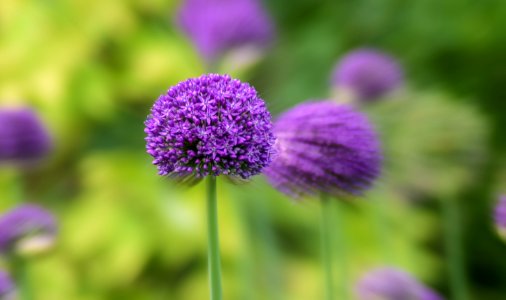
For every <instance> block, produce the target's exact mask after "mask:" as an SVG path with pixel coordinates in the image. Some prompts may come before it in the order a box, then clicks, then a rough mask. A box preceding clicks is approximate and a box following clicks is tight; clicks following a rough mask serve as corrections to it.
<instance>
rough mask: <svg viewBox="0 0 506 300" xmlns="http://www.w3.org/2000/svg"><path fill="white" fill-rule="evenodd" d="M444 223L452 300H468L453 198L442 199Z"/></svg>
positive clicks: (458, 219)
mask: <svg viewBox="0 0 506 300" xmlns="http://www.w3.org/2000/svg"><path fill="white" fill-rule="evenodd" d="M441 201H442V211H443V221H444V237H445V247H446V258H447V260H448V268H449V269H448V272H449V277H450V288H451V291H452V295H453V297H452V299H454V300H468V299H469V297H468V294H467V289H466V275H465V270H464V253H463V251H462V232H461V228H460V224H459V223H460V216H459V214H460V211H459V206H458V205H457V204H458V203H457V202H456V200H455V199H453V198H445V199H442V200H441Z"/></svg>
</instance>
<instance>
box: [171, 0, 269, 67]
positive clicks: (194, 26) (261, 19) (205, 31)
mask: <svg viewBox="0 0 506 300" xmlns="http://www.w3.org/2000/svg"><path fill="white" fill-rule="evenodd" d="M178 24H179V26H180V27H181V29H182V30H183V31H184V32H185V33H186V34H187V35H188V36H189V37H190V39H191V40H192V41H193V43H194V44H195V45H196V47H197V49H198V51H199V52H200V54H201V55H202V56H203V57H204V58H205V59H206V60H207V61H214V60H216V59H218V58H219V57H220V56H222V55H223V54H225V53H226V52H228V51H230V50H233V49H237V48H242V47H251V46H253V47H256V48H260V49H263V48H265V47H266V46H267V45H268V44H269V42H270V41H271V40H272V38H273V26H272V23H271V21H270V19H269V17H268V15H267V14H266V13H265V11H264V10H263V8H262V6H261V4H260V3H259V1H257V0H186V1H184V3H183V5H182V7H181V9H180V11H179V14H178Z"/></svg>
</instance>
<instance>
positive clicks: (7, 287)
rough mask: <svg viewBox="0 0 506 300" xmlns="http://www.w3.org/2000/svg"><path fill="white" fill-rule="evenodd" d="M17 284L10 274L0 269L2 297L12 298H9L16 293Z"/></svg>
mask: <svg viewBox="0 0 506 300" xmlns="http://www.w3.org/2000/svg"><path fill="white" fill-rule="evenodd" d="M14 290H15V286H14V282H12V279H11V278H10V277H9V275H8V274H7V273H5V272H3V271H0V299H12V298H8V297H10V296H12V295H13V294H14Z"/></svg>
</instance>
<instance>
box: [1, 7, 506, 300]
mask: <svg viewBox="0 0 506 300" xmlns="http://www.w3.org/2000/svg"><path fill="white" fill-rule="evenodd" d="M179 4H180V3H179V2H178V1H168V0H108V1H99V0H2V1H1V2H0V70H1V71H0V104H1V105H2V106H12V105H28V106H31V107H33V108H34V109H36V110H37V111H38V112H39V113H40V114H41V116H42V118H43V119H44V121H45V122H46V123H47V125H48V127H49V128H50V130H51V133H52V136H53V137H54V142H55V148H54V149H55V152H54V153H53V155H52V156H51V158H50V160H49V161H48V162H46V163H45V164H44V165H43V166H41V167H39V168H37V169H36V170H32V171H30V172H24V173H22V174H20V173H19V172H17V171H16V170H12V169H7V168H3V169H1V170H0V186H1V188H0V199H1V200H0V210H7V209H8V208H10V207H12V206H13V205H15V204H16V203H19V202H20V201H32V202H36V203H39V204H41V205H44V206H45V207H47V208H49V209H51V210H52V211H54V212H55V214H56V215H57V217H58V219H59V222H60V226H61V232H60V238H59V242H58V245H57V248H56V249H55V251H53V252H52V253H50V254H48V255H45V256H43V257H40V258H38V259H36V260H33V261H32V262H31V264H30V271H31V276H32V278H33V281H34V290H35V294H36V299H40V300H49V299H51V300H59V299H66V300H67V299H76V300H81V299H82V300H85V299H89V300H92V299H93V300H98V299H126V300H128V299H132V300H133V299H206V298H207V295H208V282H207V262H206V243H207V240H206V236H205V233H206V227H205V226H206V220H205V201H204V190H203V187H202V185H198V186H196V187H194V188H192V189H181V188H178V187H175V186H174V185H172V184H171V183H170V182H169V181H168V180H167V179H164V178H160V177H159V176H157V175H156V168H155V167H154V166H152V165H151V158H150V157H149V156H148V155H147V154H146V153H145V151H144V146H145V145H144V133H143V122H144V120H145V118H146V116H147V114H148V113H149V108H150V106H151V105H152V103H153V102H154V101H155V99H156V98H157V97H158V95H160V94H161V93H163V92H164V91H165V90H166V89H167V88H168V87H169V86H171V85H173V84H175V83H177V82H179V81H181V80H184V79H186V78H188V77H194V76H198V75H200V74H202V73H203V72H205V69H206V68H205V64H204V62H203V60H202V59H201V58H200V57H199V55H198V53H197V51H196V50H195V48H194V47H193V45H192V44H191V42H190V41H189V39H188V38H187V37H185V35H184V34H183V33H182V32H181V31H180V30H179V29H178V28H177V26H175V21H174V16H175V13H176V11H177V8H178V6H179ZM264 5H265V7H266V9H267V11H268V12H269V14H270V15H271V16H272V18H273V21H274V24H275V26H276V40H275V42H274V43H273V45H272V46H271V48H270V49H269V50H268V51H267V52H266V53H265V57H263V58H262V59H261V61H260V62H259V63H258V64H256V65H254V66H252V67H250V68H248V69H247V70H236V69H234V68H231V69H230V70H227V69H226V67H225V69H224V70H222V71H227V72H231V73H232V74H233V75H235V76H237V77H239V78H240V79H242V80H245V81H248V82H251V83H252V84H253V85H254V86H255V87H256V88H257V90H258V91H259V93H260V94H261V96H262V97H263V98H264V99H265V100H266V102H267V103H268V105H269V107H270V109H271V112H272V113H273V115H277V114H279V113H280V112H282V111H283V110H285V109H287V108H289V107H291V106H293V105H294V104H296V103H300V102H303V101H305V100H308V99H317V98H326V97H328V96H329V95H330V90H331V88H330V80H329V78H330V73H331V70H332V68H333V66H334V65H335V63H336V62H337V61H338V59H339V58H340V57H341V56H342V55H343V54H345V53H347V52H348V51H350V50H352V49H354V48H357V47H363V46H368V47H375V48H378V49H381V50H382V51H385V52H387V53H390V54H391V55H393V56H394V57H396V58H397V59H398V60H399V62H400V63H401V64H402V65H403V67H404V68H405V76H406V85H405V87H404V88H403V89H402V90H401V91H399V92H398V93H396V94H395V95H393V96H391V98H392V99H385V100H386V101H385V102H381V103H377V104H375V105H373V106H371V107H366V108H364V110H365V111H366V112H367V113H369V114H370V115H371V118H372V119H373V120H374V121H375V122H376V123H377V127H378V130H379V131H380V134H381V135H382V137H383V138H384V143H385V154H386V163H385V164H386V170H385V173H384V176H383V178H381V179H380V180H379V182H378V184H377V185H376V188H375V189H373V190H372V191H370V192H369V193H368V194H367V195H366V197H364V199H356V200H355V201H352V202H348V203H346V204H345V205H342V210H341V211H342V212H343V217H342V219H340V222H339V226H341V228H343V229H344V230H345V232H346V240H345V241H343V244H344V245H345V247H344V248H345V250H344V251H345V253H346V257H347V262H348V267H349V271H350V272H349V275H348V276H346V278H340V277H338V278H337V280H345V281H346V282H349V285H350V287H351V286H352V285H353V282H354V281H355V280H357V278H359V277H360V276H361V275H362V274H363V273H364V272H366V271H367V270H368V269H370V268H373V267H377V266H385V265H391V266H397V267H400V268H403V269H405V270H407V271H409V272H410V273H412V274H413V275H414V276H416V277H417V278H418V279H419V280H421V281H423V282H424V283H426V284H427V285H430V286H431V287H433V288H434V289H437V290H438V291H439V292H440V293H441V294H443V295H445V296H446V297H447V299H450V297H449V287H448V280H447V267H446V264H445V262H446V258H445V252H444V243H443V240H442V226H443V223H442V219H441V213H440V210H441V209H440V205H439V203H440V201H444V199H445V198H455V199H457V200H456V201H458V203H459V207H460V208H461V212H462V214H461V225H462V230H463V239H464V243H463V247H464V248H463V249H464V251H465V254H466V270H467V272H468V275H469V285H470V290H471V294H472V296H473V299H480V300H495V299H497V300H501V299H506V259H505V258H504V253H505V250H506V245H505V244H504V243H503V242H502V241H501V240H500V239H499V237H498V236H497V234H496V231H495V228H494V224H493V221H492V217H491V210H492V207H493V205H494V203H495V201H496V198H497V195H498V194H499V193H501V192H502V193H506V151H505V148H506V140H505V139H504V136H505V134H504V131H505V130H506V112H505V111H506V92H505V90H506V89H505V88H504V82H505V80H506V32H505V31H504V28H506V2H504V1H494V0H483V1H478V2H477V1H462V0H447V1H439V0H416V1H401V0H386V1H374V0H359V1H313V0H290V1H289V0H269V1H265V3H264ZM383 103H384V104H383ZM441 133H444V134H441ZM20 181H23V182H24V186H25V187H26V188H25V190H26V191H25V193H24V196H23V197H20V192H19V190H20V188H19V182H20ZM218 188H219V210H220V231H221V232H220V234H221V243H222V244H221V248H222V261H223V277H224V291H225V298H226V299H289V300H299V299H300V300H307V299H320V298H322V290H323V289H322V278H321V272H320V268H321V267H320V254H319V253H320V252H319V251H320V250H319V243H320V240H319V235H318V232H319V231H318V230H319V217H320V208H319V206H318V203H317V202H315V201H303V202H298V203H294V202H293V201H291V200H290V199H288V198H287V197H286V196H283V195H282V194H280V193H278V192H277V191H275V190H273V189H272V188H271V187H270V186H269V185H268V184H267V183H266V182H265V180H264V179H263V178H262V177H261V176H259V177H258V178H255V179H254V180H253V181H252V182H250V183H248V184H240V185H233V184H231V183H229V182H227V181H226V180H220V181H219V187H218Z"/></svg>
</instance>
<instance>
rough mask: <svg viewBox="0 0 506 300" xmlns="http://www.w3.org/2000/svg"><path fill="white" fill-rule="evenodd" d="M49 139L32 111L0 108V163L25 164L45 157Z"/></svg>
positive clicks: (49, 146) (49, 144)
mask: <svg viewBox="0 0 506 300" xmlns="http://www.w3.org/2000/svg"><path fill="white" fill-rule="evenodd" d="M50 149H51V139H50V137H49V133H48V132H47V130H46V128H45V127H44V125H43V124H42V122H41V120H40V119H39V118H38V116H37V115H36V114H35V112H34V111H32V110H31V109H28V108H8V109H7V108H4V109H0V164H15V165H21V166H26V165H30V164H32V163H35V162H38V161H40V160H41V159H43V158H44V157H46V156H47V155H48V153H49V151H50Z"/></svg>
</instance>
